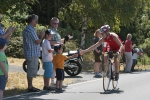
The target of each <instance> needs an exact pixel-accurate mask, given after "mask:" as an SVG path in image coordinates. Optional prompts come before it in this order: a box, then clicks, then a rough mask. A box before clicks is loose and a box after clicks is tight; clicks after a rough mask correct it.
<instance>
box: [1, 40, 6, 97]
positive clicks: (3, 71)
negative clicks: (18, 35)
mask: <svg viewBox="0 0 150 100" xmlns="http://www.w3.org/2000/svg"><path fill="white" fill-rule="evenodd" d="M7 43H8V42H7V41H6V40H5V39H3V38H0V100H2V97H3V91H4V90H5V87H6V83H7V79H8V61H7V58H6V55H5V53H4V51H5V49H6V48H7Z"/></svg>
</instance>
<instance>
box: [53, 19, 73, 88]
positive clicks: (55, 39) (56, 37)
mask: <svg viewBox="0 0 150 100" xmlns="http://www.w3.org/2000/svg"><path fill="white" fill-rule="evenodd" d="M58 24H59V19H58V18H57V17H53V18H52V19H51V21H50V25H51V28H50V29H51V31H52V32H53V33H54V34H53V35H52V39H51V40H50V44H51V47H52V48H53V46H54V45H55V44H64V43H65V42H66V41H68V40H69V39H71V38H72V36H70V35H68V36H65V38H63V39H61V36H60V34H59V33H58V30H57V28H58ZM53 75H54V76H53V78H52V81H51V84H52V85H51V86H55V84H56V83H55V82H54V78H55V70H54V72H53ZM63 87H67V85H65V84H63Z"/></svg>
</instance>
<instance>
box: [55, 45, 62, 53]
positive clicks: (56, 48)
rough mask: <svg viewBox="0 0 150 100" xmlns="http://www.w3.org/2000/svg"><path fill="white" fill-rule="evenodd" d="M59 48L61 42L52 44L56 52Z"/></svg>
mask: <svg viewBox="0 0 150 100" xmlns="http://www.w3.org/2000/svg"><path fill="white" fill-rule="evenodd" d="M60 48H61V44H55V45H54V50H55V52H58V50H59V49H60Z"/></svg>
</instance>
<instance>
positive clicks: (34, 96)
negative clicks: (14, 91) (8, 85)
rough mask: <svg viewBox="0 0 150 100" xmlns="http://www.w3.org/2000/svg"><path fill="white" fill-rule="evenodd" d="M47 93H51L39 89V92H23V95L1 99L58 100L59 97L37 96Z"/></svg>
mask: <svg viewBox="0 0 150 100" xmlns="http://www.w3.org/2000/svg"><path fill="white" fill-rule="evenodd" d="M49 94H53V93H51V92H50V91H41V92H36V93H35V92H34V93H30V94H29V93H25V94H23V95H16V96H13V97H4V98H3V100H59V99H50V98H47V99H41V98H37V97H39V96H42V95H49Z"/></svg>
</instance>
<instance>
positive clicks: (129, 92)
mask: <svg viewBox="0 0 150 100" xmlns="http://www.w3.org/2000/svg"><path fill="white" fill-rule="evenodd" d="M87 76H88V77H89V78H90V77H92V76H93V75H89V74H87V75H83V76H82V79H86V78H87ZM80 77H81V76H80ZM110 89H112V87H110ZM4 100H150V71H149V70H148V71H146V72H145V71H143V72H134V73H128V74H125V73H124V74H120V79H119V83H118V89H117V90H111V91H109V92H106V93H104V91H103V87H102V78H94V79H89V80H86V81H83V82H80V83H76V84H71V85H69V86H68V87H67V88H66V91H64V92H63V93H55V91H41V92H39V93H27V94H22V95H17V96H13V97H5V98H4Z"/></svg>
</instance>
